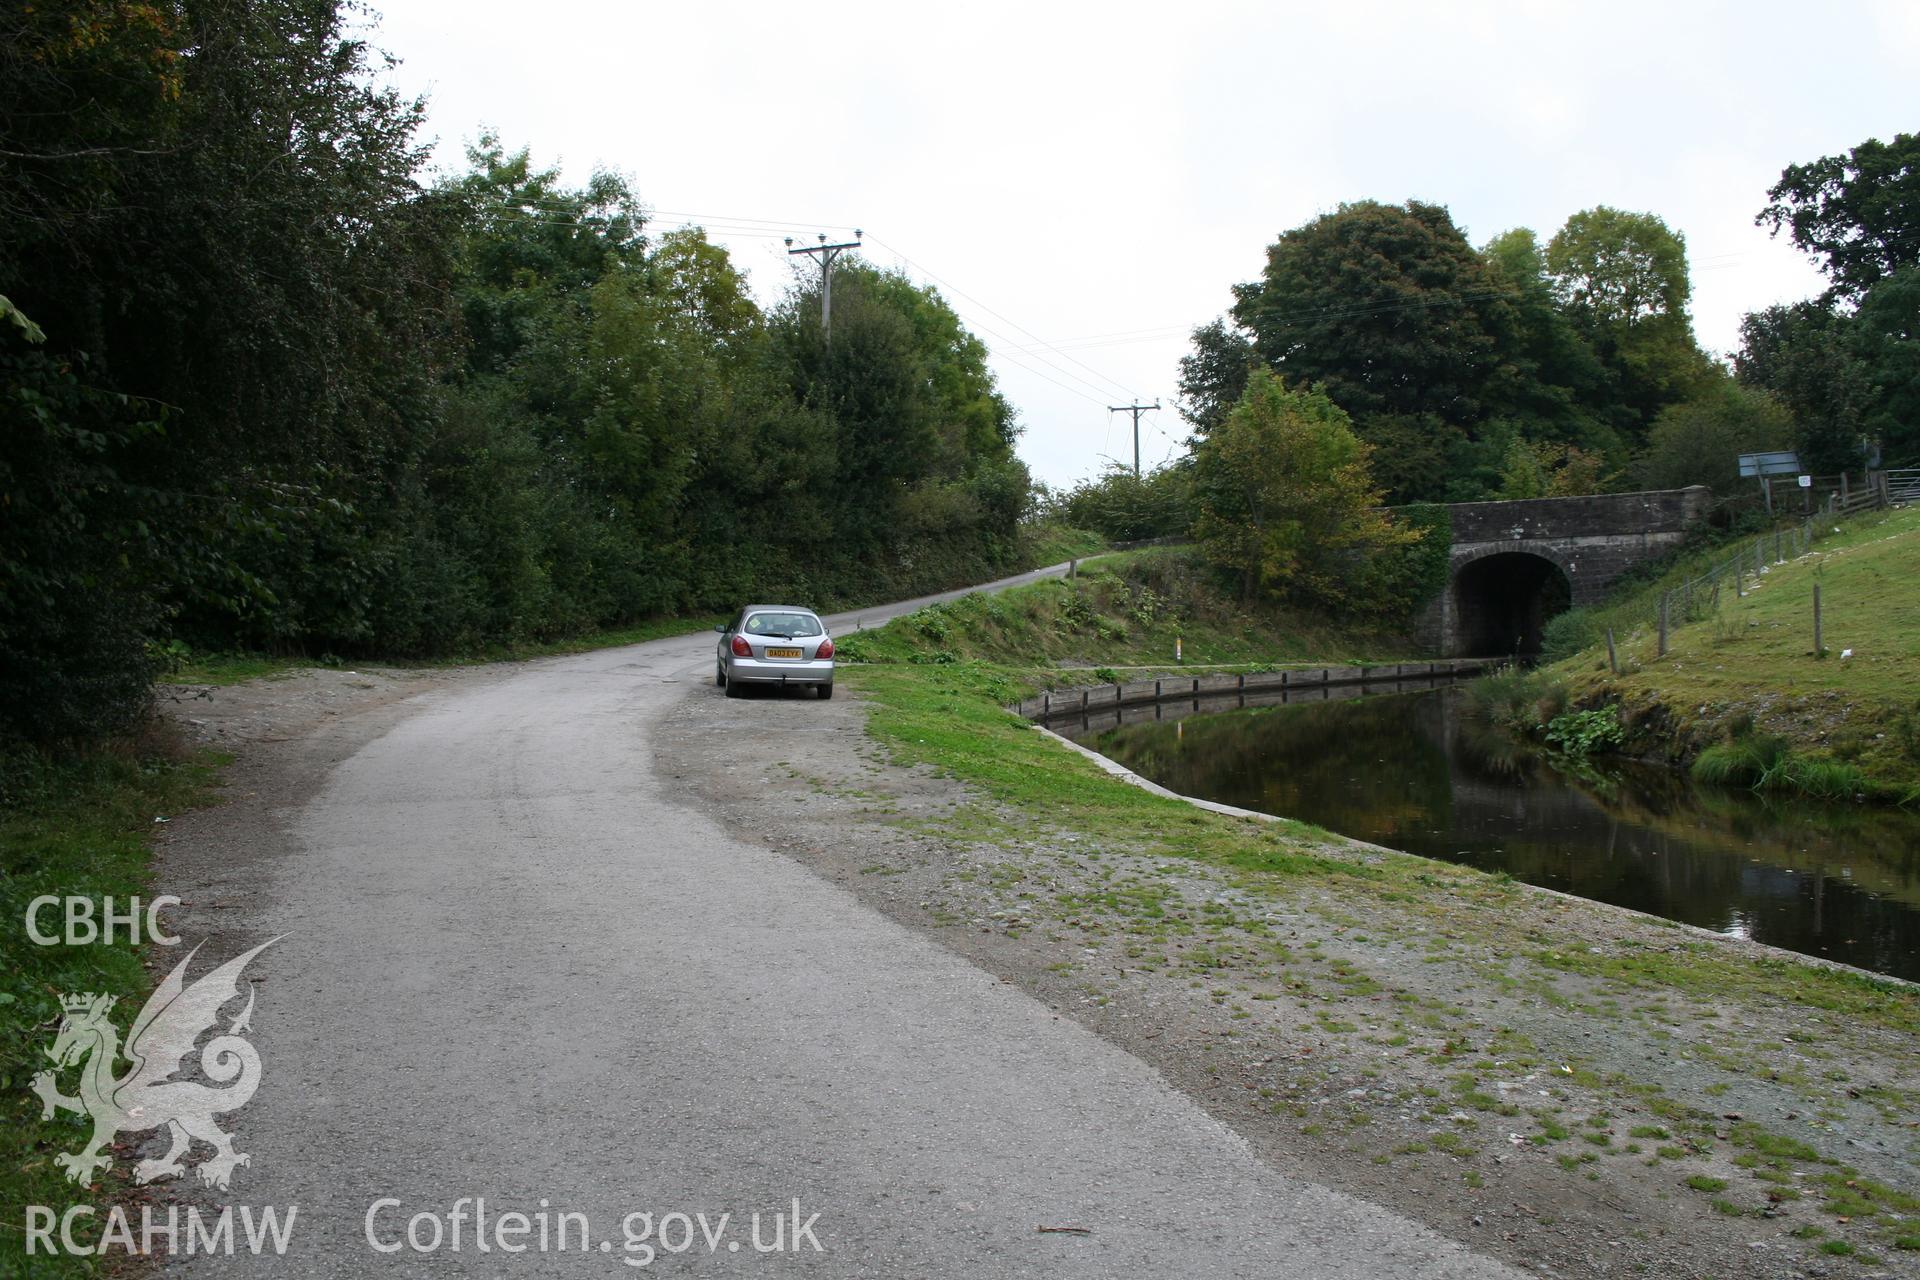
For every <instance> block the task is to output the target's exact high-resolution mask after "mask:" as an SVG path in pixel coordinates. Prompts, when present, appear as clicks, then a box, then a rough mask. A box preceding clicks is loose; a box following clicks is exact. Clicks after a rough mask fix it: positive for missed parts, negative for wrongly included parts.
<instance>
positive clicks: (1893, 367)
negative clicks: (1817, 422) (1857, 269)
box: [1854, 266, 1920, 467]
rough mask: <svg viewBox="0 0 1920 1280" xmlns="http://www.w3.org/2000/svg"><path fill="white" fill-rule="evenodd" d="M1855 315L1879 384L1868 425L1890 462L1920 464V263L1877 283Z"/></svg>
mask: <svg viewBox="0 0 1920 1280" xmlns="http://www.w3.org/2000/svg"><path fill="white" fill-rule="evenodd" d="M1855 321H1856V323H1855V334H1856V336H1855V342H1854V349H1855V351H1856V353H1857V354H1858V356H1859V359H1860V361H1861V363H1862V364H1863V365H1864V366H1865V367H1866V370H1867V376H1868V377H1869V378H1870V379H1871V380H1872V383H1873V387H1874V393H1873V396H1872V399H1871V402H1870V404H1869V405H1868V407H1867V410H1866V413H1865V415H1864V419H1863V422H1862V425H1863V427H1864V428H1865V430H1866V432H1867V434H1868V435H1870V436H1873V437H1875V438H1877V439H1879V440H1880V442H1881V444H1882V447H1883V450H1884V453H1885V458H1886V462H1887V465H1888V466H1895V467H1902V466H1907V467H1910V466H1915V465H1920V266H1913V267H1902V268H1900V269H1899V270H1898V271H1895V272H1893V273H1892V274H1890V275H1888V276H1886V277H1885V278H1884V279H1882V280H1881V281H1880V282H1879V283H1877V284H1875V285H1874V286H1873V288H1872V289H1870V290H1868V291H1867V295H1866V297H1865V298H1864V299H1862V300H1861V303H1860V310H1859V312H1858V313H1857V315H1856V317H1855Z"/></svg>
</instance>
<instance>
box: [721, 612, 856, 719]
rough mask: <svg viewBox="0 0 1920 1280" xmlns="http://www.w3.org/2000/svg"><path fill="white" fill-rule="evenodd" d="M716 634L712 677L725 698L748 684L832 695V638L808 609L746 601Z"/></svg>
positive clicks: (735, 696) (822, 695)
mask: <svg viewBox="0 0 1920 1280" xmlns="http://www.w3.org/2000/svg"><path fill="white" fill-rule="evenodd" d="M714 630H715V631H718V632H719V633H720V643H719V645H718V646H717V647H716V648H717V652H716V654H715V660H714V671H713V682H714V683H715V684H717V685H719V686H720V687H721V688H722V689H725V690H726V691H727V696H728V697H729V698H737V697H739V696H740V695H741V694H742V693H745V692H746V687H747V686H748V685H755V684H764V685H804V686H810V687H812V688H813V689H815V690H817V691H818V693H819V696H820V697H822V698H831V697H832V696H833V637H832V636H830V635H828V634H827V624H826V623H824V622H822V621H820V615H819V614H817V613H815V612H814V611H813V610H811V609H802V608H800V607H799V606H798V605H790V604H750V605H748V606H747V607H746V608H744V609H742V610H741V611H740V612H739V613H737V614H735V615H734V618H733V621H732V622H729V623H727V624H725V625H724V626H718V627H715V628H714Z"/></svg>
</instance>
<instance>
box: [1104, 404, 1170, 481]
mask: <svg viewBox="0 0 1920 1280" xmlns="http://www.w3.org/2000/svg"><path fill="white" fill-rule="evenodd" d="M1159 407H1160V402H1159V401H1158V400H1155V401H1154V402H1153V403H1152V404H1110V405H1108V406H1107V412H1108V413H1130V414H1132V415H1133V478H1134V479H1135V480H1138V479H1139V478H1140V415H1141V414H1143V413H1152V412H1154V411H1155V410H1157V409H1159Z"/></svg>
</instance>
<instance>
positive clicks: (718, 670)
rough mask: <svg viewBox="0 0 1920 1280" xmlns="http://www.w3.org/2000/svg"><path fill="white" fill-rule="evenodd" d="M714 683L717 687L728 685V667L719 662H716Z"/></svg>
mask: <svg viewBox="0 0 1920 1280" xmlns="http://www.w3.org/2000/svg"><path fill="white" fill-rule="evenodd" d="M713 684H714V687H715V688H717V689H724V688H726V687H727V669H726V668H725V667H723V666H720V665H719V664H718V663H716V664H714V668H713Z"/></svg>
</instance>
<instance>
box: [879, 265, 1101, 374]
mask: <svg viewBox="0 0 1920 1280" xmlns="http://www.w3.org/2000/svg"><path fill="white" fill-rule="evenodd" d="M873 243H874V244H875V245H878V246H879V247H880V248H883V249H885V250H887V251H888V252H889V253H892V254H893V255H895V256H896V257H898V258H899V259H900V261H902V262H904V263H906V264H907V265H908V266H910V267H912V268H913V269H914V270H916V271H918V272H919V273H920V274H921V275H923V276H926V277H927V278H928V279H929V280H933V281H935V282H937V283H938V284H940V285H942V286H943V287H945V288H946V289H947V290H948V291H949V292H952V293H954V294H957V295H958V296H960V297H962V298H965V299H966V300H967V301H969V302H971V303H973V305H974V306H976V307H978V308H980V309H981V310H982V311H984V312H986V313H987V314H988V315H990V316H993V317H995V318H996V319H998V320H1000V321H1001V322H1002V323H1003V324H1006V325H1008V326H1010V327H1011V328H1013V329H1014V330H1016V331H1017V332H1020V333H1023V334H1025V335H1026V336H1027V338H1028V340H1029V341H1031V342H1034V343H1037V344H1038V345H1040V346H1041V347H1044V348H1046V349H1047V350H1049V351H1052V352H1053V353H1054V354H1055V355H1058V356H1061V357H1063V358H1065V359H1067V360H1069V361H1071V362H1072V363H1074V364H1077V365H1079V366H1080V367H1081V368H1082V369H1085V370H1086V371H1087V372H1088V373H1091V374H1093V375H1094V377H1096V378H1098V379H1100V381H1101V382H1103V383H1105V384H1106V387H1107V390H1106V391H1104V392H1103V394H1112V392H1114V391H1119V392H1121V393H1122V394H1124V395H1126V396H1128V397H1131V396H1132V395H1133V392H1132V391H1131V390H1129V389H1128V388H1127V387H1126V386H1124V385H1123V384H1121V383H1119V382H1117V381H1115V380H1114V379H1112V378H1110V377H1108V376H1107V375H1106V374H1104V373H1102V372H1100V370H1098V369H1096V368H1094V367H1093V366H1092V365H1090V364H1088V363H1086V361H1084V360H1076V359H1074V357H1072V356H1070V355H1067V353H1066V352H1064V351H1061V350H1059V349H1058V348H1056V347H1054V345H1053V344H1052V343H1050V342H1048V341H1047V340H1046V339H1045V338H1042V337H1041V336H1040V335H1039V334H1037V333H1035V332H1033V330H1031V329H1029V328H1027V327H1026V326H1025V325H1022V324H1020V323H1019V322H1017V321H1014V320H1010V319H1008V318H1007V317H1006V316H1004V315H1001V314H1000V313H999V312H998V311H995V310H994V309H993V308H992V307H990V306H988V305H987V304H986V303H984V302H982V301H980V299H978V298H976V297H974V296H973V295H972V294H970V293H968V292H967V291H966V290H964V289H962V288H960V287H959V286H958V285H956V284H954V283H953V282H952V281H950V280H945V279H942V278H941V277H940V276H938V275H935V274H934V273H933V272H932V271H930V270H928V269H927V268H926V267H924V266H922V265H921V264H920V263H918V262H915V261H914V260H913V259H912V258H909V257H908V256H907V255H906V254H904V253H902V252H901V251H900V250H899V249H896V248H895V247H894V246H892V245H890V244H887V243H885V242H884V241H882V240H881V239H879V238H878V237H875V238H874V240H873ZM983 327H984V326H983ZM1047 363H1049V364H1051V362H1050V361H1049V362H1047ZM1052 367H1054V368H1056V369H1059V366H1058V365H1053V366H1052ZM1059 371H1060V372H1061V373H1064V374H1066V375H1067V376H1068V377H1070V378H1073V379H1074V380H1075V381H1078V382H1086V379H1084V378H1081V377H1080V376H1079V375H1078V374H1074V373H1070V372H1068V371H1067V370H1065V369H1059ZM1086 385H1088V386H1090V387H1095V389H1096V390H1097V389H1099V388H1098V386H1097V384H1095V383H1092V382H1086Z"/></svg>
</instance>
